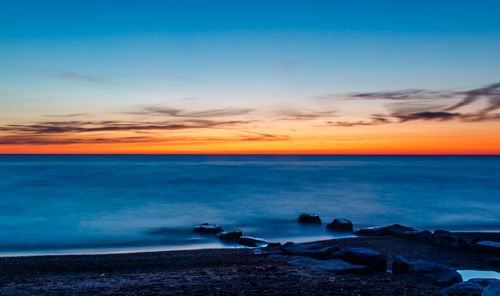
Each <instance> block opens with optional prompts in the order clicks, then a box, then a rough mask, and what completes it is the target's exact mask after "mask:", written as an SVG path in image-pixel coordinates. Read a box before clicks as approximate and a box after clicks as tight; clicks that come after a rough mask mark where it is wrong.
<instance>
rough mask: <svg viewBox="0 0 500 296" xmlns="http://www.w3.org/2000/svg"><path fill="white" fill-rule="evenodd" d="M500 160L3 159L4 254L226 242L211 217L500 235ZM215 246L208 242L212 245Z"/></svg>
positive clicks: (316, 235) (275, 231) (266, 232)
mask: <svg viewBox="0 0 500 296" xmlns="http://www.w3.org/2000/svg"><path fill="white" fill-rule="evenodd" d="M499 184H500V157H499V156H203V155H197V156H195V155H183V156H168V155H59V156H55V155H0V229H2V231H0V253H2V254H4V255H5V254H14V253H15V254H40V253H61V252H63V253H78V252H83V253H85V252H87V253H92V252H99V251H102V252H107V251H128V250H159V249H172V248H175V249H180V248H191V247H196V246H220V247H222V246H223V245H221V244H219V243H218V242H217V240H215V239H214V238H212V237H210V236H208V237H207V236H200V235H197V234H195V233H193V232H192V227H193V226H194V225H196V224H199V223H203V222H210V223H217V224H220V225H222V226H224V228H226V229H227V230H231V229H235V228H238V229H240V230H242V231H243V232H244V233H245V234H246V235H251V236H256V237H261V238H265V239H268V240H273V241H274V240H277V241H283V242H284V241H288V240H294V241H298V240H302V241H306V240H315V239H326V238H331V237H335V236H342V235H345V234H334V233H329V232H327V231H326V230H325V228H324V226H323V227H315V226H309V227H306V226H300V225H298V224H297V223H296V218H297V217H298V215H299V214H300V213H302V212H313V213H317V214H319V215H320V216H321V217H322V219H323V220H324V221H325V222H329V221H330V220H331V219H333V218H336V217H346V218H349V219H351V220H352V221H353V222H354V223H355V227H364V226H373V225H384V224H390V223H402V224H406V225H411V226H415V227H418V228H426V229H436V228H445V229H450V230H470V231H472V230H474V231H498V230H500V215H498V213H500V202H499V196H500V185H499ZM207 244H208V245H207Z"/></svg>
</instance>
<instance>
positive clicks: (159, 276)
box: [0, 233, 500, 295]
mask: <svg viewBox="0 0 500 296" xmlns="http://www.w3.org/2000/svg"><path fill="white" fill-rule="evenodd" d="M459 235H460V236H461V237H464V238H473V237H475V236H478V235H479V236H481V237H482V238H483V239H489V240H495V241H500V233H491V234H484V233H483V234H471V233H461V234H459ZM321 243H322V244H324V245H335V246H339V247H348V246H360V247H366V248H370V249H373V250H376V251H379V252H381V253H383V254H385V255H387V257H388V260H389V266H390V264H391V261H392V257H393V256H395V255H401V256H404V257H407V258H409V259H412V260H416V259H423V260H428V261H433V262H436V263H441V264H446V265H449V266H451V267H454V268H456V269H478V270H494V271H498V272H500V266H498V260H499V259H500V258H499V257H494V256H491V255H483V254H476V253H471V252H469V251H466V250H461V249H453V248H446V247H436V246H432V245H430V244H426V243H422V242H419V241H415V240H409V239H404V238H397V237H390V236H374V237H356V238H347V239H337V240H328V241H322V242H321ZM291 258H293V257H288V258H284V257H279V258H270V257H267V256H262V255H255V254H253V253H252V250H251V249H209V250H193V251H170V252H151V253H134V254H115V255H78V256H33V257H8V258H0V294H1V295H435V294H436V293H437V292H438V291H439V290H440V289H441V288H442V287H439V286H436V285H434V284H432V283H431V282H429V281H426V280H423V279H419V278H415V277H409V276H407V275H393V274H391V273H372V274H367V275H356V274H333V273H329V272H326V271H322V270H319V269H313V268H308V267H298V266H291V265H289V264H288V263H287V262H288V261H289V260H290V259H291ZM495 262H496V263H495Z"/></svg>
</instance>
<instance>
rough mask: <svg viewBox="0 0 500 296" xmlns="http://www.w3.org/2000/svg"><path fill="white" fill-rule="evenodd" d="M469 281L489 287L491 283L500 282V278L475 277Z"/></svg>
mask: <svg viewBox="0 0 500 296" xmlns="http://www.w3.org/2000/svg"><path fill="white" fill-rule="evenodd" d="M468 282H470V283H475V284H478V285H480V286H482V287H483V288H484V287H488V286H489V285H491V284H493V283H496V282H500V280H497V279H483V278H474V279H470V280H468Z"/></svg>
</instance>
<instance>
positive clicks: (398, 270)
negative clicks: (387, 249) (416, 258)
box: [392, 256, 410, 274]
mask: <svg viewBox="0 0 500 296" xmlns="http://www.w3.org/2000/svg"><path fill="white" fill-rule="evenodd" d="M409 272H410V262H409V261H408V260H407V259H406V258H404V257H401V256H395V257H394V260H393V261H392V273H393V274H408V273H409Z"/></svg>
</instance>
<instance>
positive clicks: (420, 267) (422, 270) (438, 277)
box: [408, 260, 462, 285]
mask: <svg viewBox="0 0 500 296" xmlns="http://www.w3.org/2000/svg"><path fill="white" fill-rule="evenodd" d="M408 273H409V274H410V275H418V276H422V277H424V278H427V279H429V280H432V281H433V282H434V283H436V284H440V285H451V284H455V283H459V282H461V281H462V276H460V274H459V273H458V272H457V271H456V270H454V269H452V268H451V267H449V266H446V265H442V264H437V263H433V262H427V261H423V260H417V261H411V262H410V268H409V272H408Z"/></svg>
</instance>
